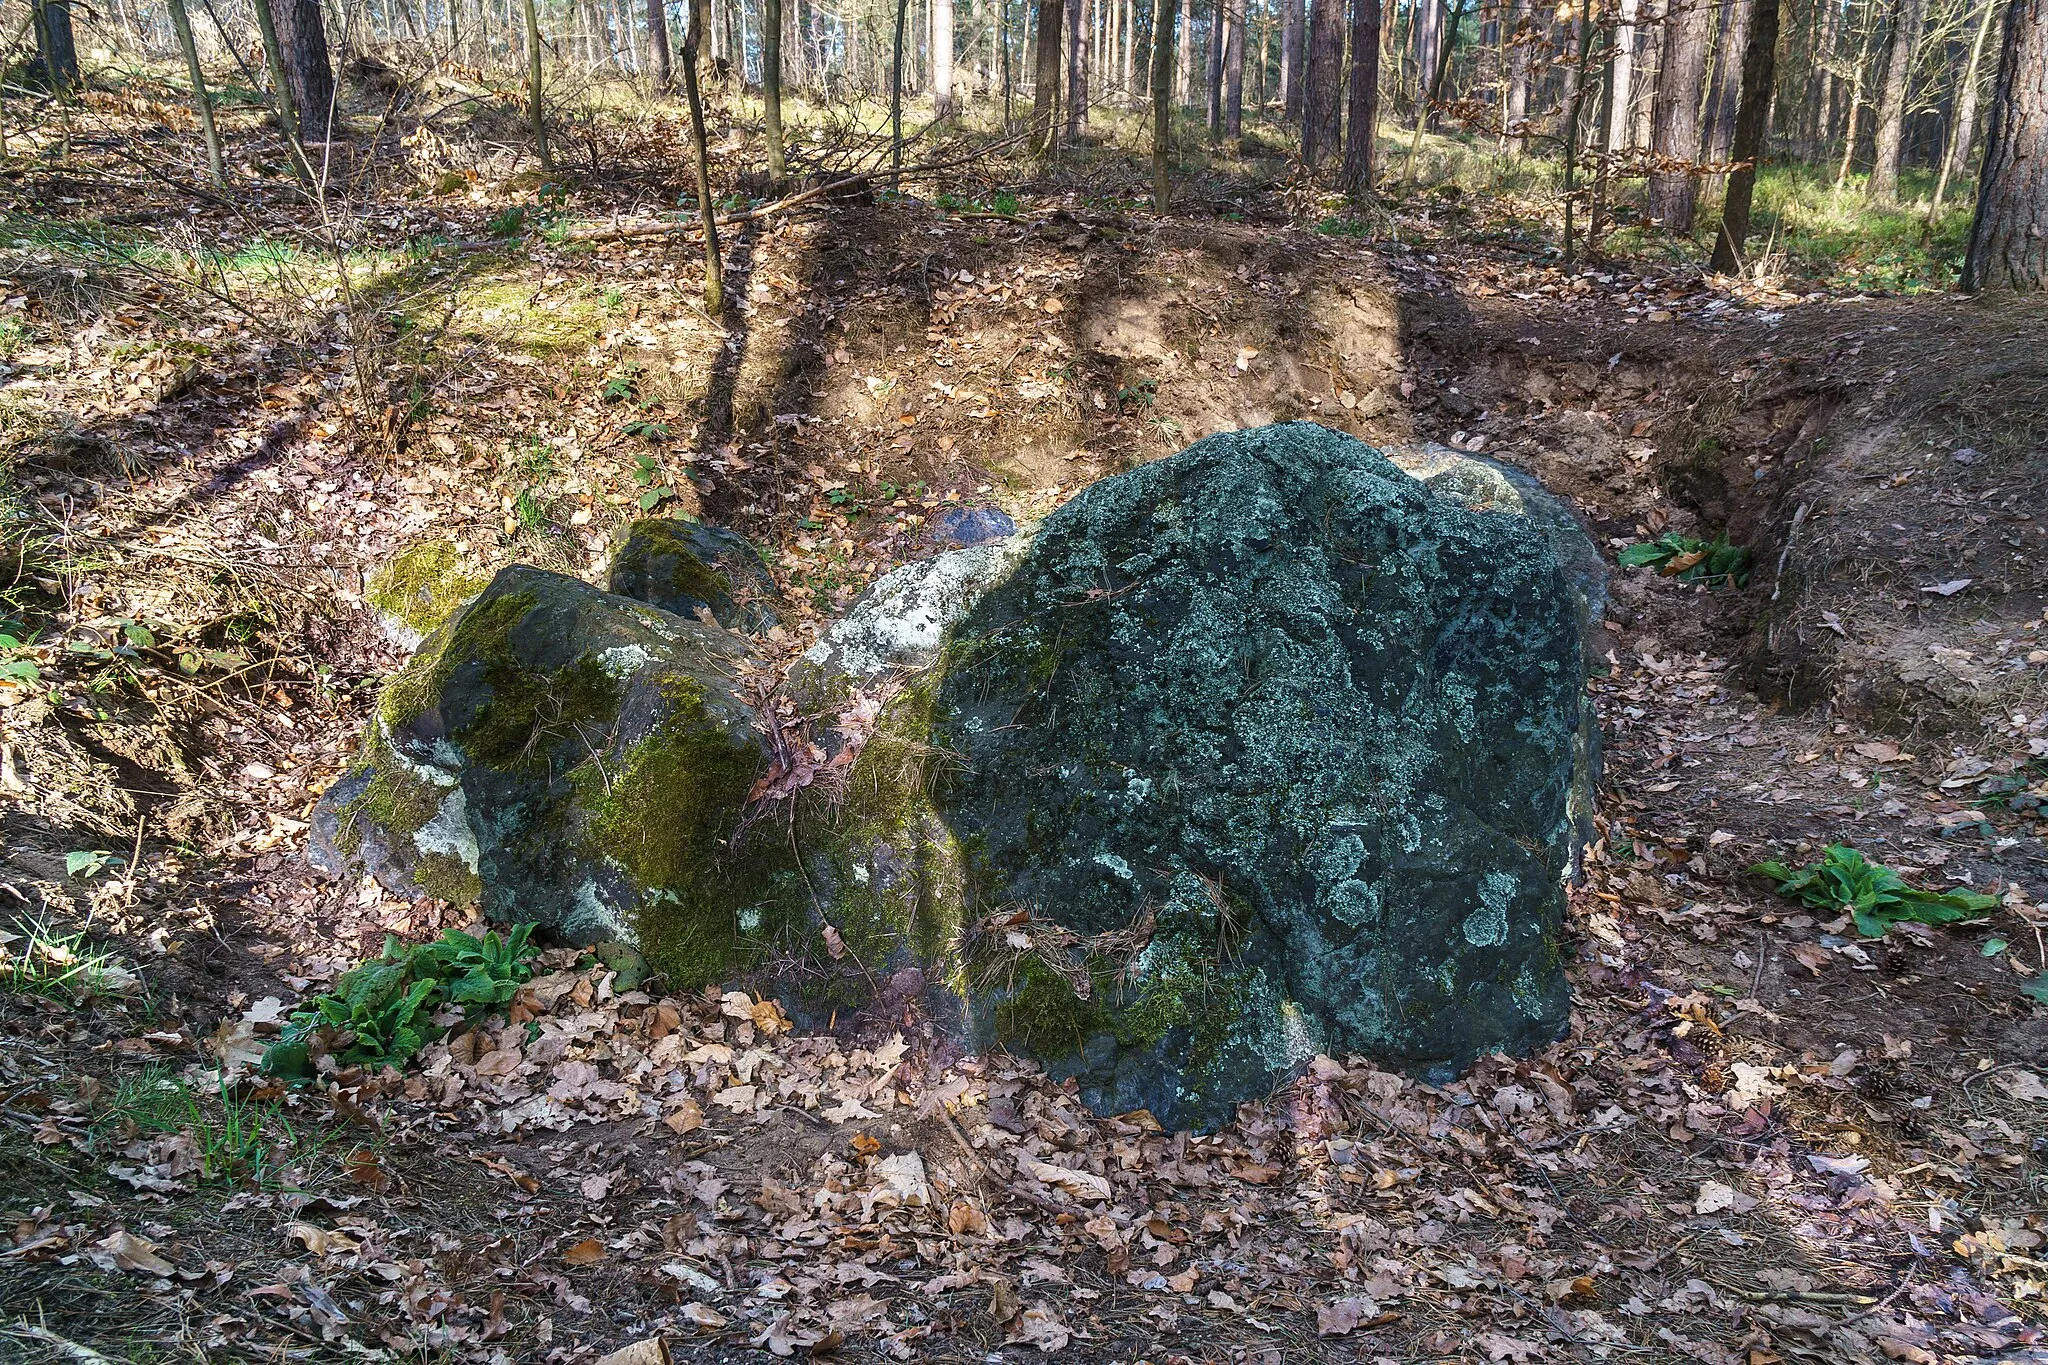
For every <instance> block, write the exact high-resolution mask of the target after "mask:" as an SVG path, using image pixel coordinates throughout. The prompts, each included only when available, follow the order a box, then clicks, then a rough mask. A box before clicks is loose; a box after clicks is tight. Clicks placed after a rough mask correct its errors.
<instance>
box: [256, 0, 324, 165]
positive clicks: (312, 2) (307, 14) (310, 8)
mask: <svg viewBox="0 0 2048 1365" xmlns="http://www.w3.org/2000/svg"><path fill="white" fill-rule="evenodd" d="M270 17H271V21H272V22H273V23H274V24H275V25H276V26H277V45H278V51H279V54H280V55H281V56H282V58H283V60H284V78H285V82H286V83H287V84H288V85H289V86H290V87H291V95H292V111H293V113H294V114H295V115H296V116H297V118H298V126H299V137H300V138H301V139H302V140H303V141H305V142H306V143H308V144H312V143H321V142H325V141H327V138H328V134H329V132H330V130H331V120H332V119H333V117H334V67H333V65H332V64H331V63H330V62H329V61H328V59H327V28H326V25H325V24H323V23H322V22H321V18H320V0H270Z"/></svg>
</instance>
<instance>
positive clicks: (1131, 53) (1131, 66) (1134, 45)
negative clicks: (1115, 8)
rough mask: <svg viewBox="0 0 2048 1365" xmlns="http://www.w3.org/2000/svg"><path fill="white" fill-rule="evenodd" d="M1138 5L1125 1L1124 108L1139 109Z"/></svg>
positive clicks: (1130, 0) (1129, 0) (1134, 0)
mask: <svg viewBox="0 0 2048 1365" xmlns="http://www.w3.org/2000/svg"><path fill="white" fill-rule="evenodd" d="M1137 63H1138V3H1137V0H1124V107H1125V108H1127V109H1135V108H1137V107H1138V86H1137V79H1138V65H1137Z"/></svg>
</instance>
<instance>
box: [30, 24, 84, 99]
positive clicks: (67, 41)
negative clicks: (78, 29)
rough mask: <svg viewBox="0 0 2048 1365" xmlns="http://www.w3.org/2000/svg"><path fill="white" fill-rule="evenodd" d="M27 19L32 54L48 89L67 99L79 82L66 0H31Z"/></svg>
mask: <svg viewBox="0 0 2048 1365" xmlns="http://www.w3.org/2000/svg"><path fill="white" fill-rule="evenodd" d="M29 22H30V23H31V24H32V25H33V26H34V28H35V34H36V58H37V61H38V63H39V64H40V65H41V66H42V68H43V79H44V80H45V81H46V82H48V83H49V87H50V93H51V94H53V95H55V96H57V97H58V98H59V99H68V98H69V97H70V96H71V95H72V94H74V93H76V92H77V90H78V87H79V85H80V81H79V75H78V43H77V40H76V39H74V38H73V37H72V34H71V3H70V0H32V4H31V6H30V9H29Z"/></svg>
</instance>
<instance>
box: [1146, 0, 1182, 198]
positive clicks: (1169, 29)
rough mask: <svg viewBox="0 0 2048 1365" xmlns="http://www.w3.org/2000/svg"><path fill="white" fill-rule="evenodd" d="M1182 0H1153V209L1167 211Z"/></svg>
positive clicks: (1171, 188)
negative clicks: (1176, 50)
mask: <svg viewBox="0 0 2048 1365" xmlns="http://www.w3.org/2000/svg"><path fill="white" fill-rule="evenodd" d="M1179 17H1180V0H1152V211H1153V212H1155V213H1164V212H1166V209H1167V206H1168V204H1169V203H1171V201H1172V198H1173V195H1172V190H1173V182H1172V176H1171V170H1172V160H1173V66H1174V51H1175V48H1176V46H1177V44H1176V43H1175V40H1174V29H1175V28H1176V27H1177V26H1178V25H1177V23H1176V21H1177V20H1178V19H1179Z"/></svg>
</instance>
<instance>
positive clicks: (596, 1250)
mask: <svg viewBox="0 0 2048 1365" xmlns="http://www.w3.org/2000/svg"><path fill="white" fill-rule="evenodd" d="M562 1259H563V1260H564V1261H566V1262H568V1263H569V1264H570V1265H596V1264H597V1263H598V1262H599V1261H602V1260H603V1259H604V1243H603V1242H600V1241H598V1240H597V1239H596V1238H595V1237H585V1238H584V1239H583V1240H582V1241H580V1242H578V1243H576V1244H575V1245H574V1246H572V1247H570V1248H569V1249H568V1250H567V1251H564V1252H563V1253H562Z"/></svg>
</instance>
